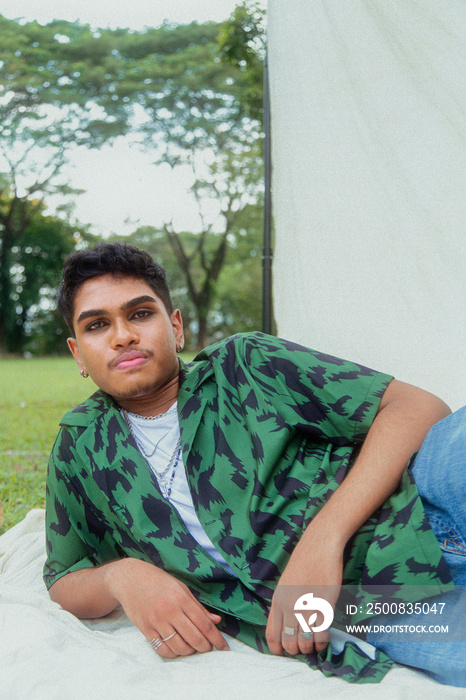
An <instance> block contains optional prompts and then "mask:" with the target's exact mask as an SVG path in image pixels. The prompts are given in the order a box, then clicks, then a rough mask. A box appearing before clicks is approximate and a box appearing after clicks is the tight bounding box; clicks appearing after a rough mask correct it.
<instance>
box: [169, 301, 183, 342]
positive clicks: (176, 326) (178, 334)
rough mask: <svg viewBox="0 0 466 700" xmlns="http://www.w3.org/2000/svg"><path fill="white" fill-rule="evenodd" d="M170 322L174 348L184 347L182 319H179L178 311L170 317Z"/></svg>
mask: <svg viewBox="0 0 466 700" xmlns="http://www.w3.org/2000/svg"><path fill="white" fill-rule="evenodd" d="M170 320H171V322H172V326H173V332H174V334H175V341H176V346H177V347H178V346H180V345H184V333H183V319H182V318H181V313H180V310H179V309H175V310H174V312H173V313H172V314H171V316H170Z"/></svg>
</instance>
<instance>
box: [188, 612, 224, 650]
mask: <svg viewBox="0 0 466 700" xmlns="http://www.w3.org/2000/svg"><path fill="white" fill-rule="evenodd" d="M196 602H197V601H196ZM221 619H222V618H221V617H220V615H216V614H215V613H210V612H209V611H208V610H206V608H204V607H203V606H202V605H199V608H197V607H193V608H190V609H189V610H187V611H186V613H185V618H184V621H183V627H177V629H178V631H179V632H180V634H181V635H182V636H183V637H184V639H185V640H186V642H187V643H189V644H191V646H192V647H193V648H194V649H196V651H200V652H204V651H211V649H212V647H214V648H215V649H217V650H219V651H229V649H230V647H229V646H228V643H227V641H226V639H225V638H224V637H223V636H222V634H221V633H220V632H219V630H218V629H217V626H216V625H217V624H218V623H219V622H220V621H221ZM188 623H190V624H188ZM186 635H188V636H186Z"/></svg>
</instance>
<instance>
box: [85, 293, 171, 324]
mask: <svg viewBox="0 0 466 700" xmlns="http://www.w3.org/2000/svg"><path fill="white" fill-rule="evenodd" d="M147 302H149V303H151V304H156V303H157V299H156V298H155V297H151V296H149V295H148V294H143V295H142V296H140V297H136V298H135V299H130V300H129V301H126V302H125V303H124V304H123V305H122V306H120V311H127V310H128V309H132V308H133V307H134V306H138V305H139V304H144V303H147ZM106 314H108V311H107V309H88V310H87V311H83V312H82V313H80V314H79V316H78V318H77V319H76V323H77V324H78V323H81V321H85V320H86V318H94V317H95V316H105V315H106Z"/></svg>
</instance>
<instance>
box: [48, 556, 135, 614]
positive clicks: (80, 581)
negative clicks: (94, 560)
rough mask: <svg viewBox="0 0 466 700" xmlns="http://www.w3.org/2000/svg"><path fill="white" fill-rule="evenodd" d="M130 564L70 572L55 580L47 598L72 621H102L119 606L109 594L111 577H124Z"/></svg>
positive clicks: (111, 590)
mask: <svg viewBox="0 0 466 700" xmlns="http://www.w3.org/2000/svg"><path fill="white" fill-rule="evenodd" d="M130 561H131V560H130V559H119V560H116V561H113V562H109V563H108V564H104V565H103V566H96V567H93V568H86V569H81V570H79V571H73V572H71V573H69V574H66V575H65V576H62V577H61V578H59V579H58V581H56V582H55V583H54V584H53V585H52V586H51V588H50V590H49V595H50V597H51V599H52V600H53V601H54V602H55V603H59V605H61V606H62V608H64V609H65V610H68V612H71V613H73V615H76V617H80V618H83V619H87V618H94V617H104V616H105V615H108V614H109V613H111V612H112V611H113V610H115V608H117V607H118V605H119V604H120V601H119V600H118V598H117V597H116V595H115V594H114V592H113V587H112V582H113V581H114V579H115V576H118V575H124V570H125V568H128V563H129V562H130ZM129 566H131V564H129Z"/></svg>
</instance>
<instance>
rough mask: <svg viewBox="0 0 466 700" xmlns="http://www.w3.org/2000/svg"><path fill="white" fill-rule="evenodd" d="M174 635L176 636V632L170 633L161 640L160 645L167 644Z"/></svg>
mask: <svg viewBox="0 0 466 700" xmlns="http://www.w3.org/2000/svg"><path fill="white" fill-rule="evenodd" d="M175 634H178V632H176V631H175V632H172V633H171V634H170V635H169V636H168V637H165V639H162V640H161V642H162V644H163V642H168V640H169V639H171V638H172V637H174V636H175Z"/></svg>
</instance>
